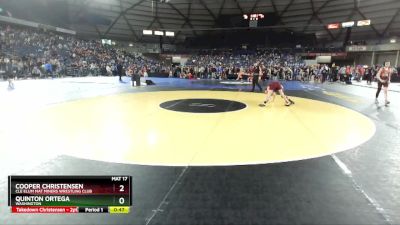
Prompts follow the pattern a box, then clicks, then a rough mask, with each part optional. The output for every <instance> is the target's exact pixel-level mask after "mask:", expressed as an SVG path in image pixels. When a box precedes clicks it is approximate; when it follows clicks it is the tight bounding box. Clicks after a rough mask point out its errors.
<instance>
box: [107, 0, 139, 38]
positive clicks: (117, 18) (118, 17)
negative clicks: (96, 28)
mask: <svg viewBox="0 0 400 225" xmlns="http://www.w3.org/2000/svg"><path fill="white" fill-rule="evenodd" d="M144 1H146V0H140V1H139V2H136V3H135V4H133V5H131V6H130V7H129V8H127V9H125V10H124V11H122V12H121V13H120V14H119V15H118V16H117V17H116V18H115V19H114V21H113V22H112V23H111V24H110V26H108V28H107V30H106V32H105V33H104V35H107V34H108V33H109V32H110V30H111V28H112V27H113V26H114V25H115V23H117V21H118V20H119V19H120V18H121V16H122V15H124V14H125V13H126V12H128V11H129V10H131V9H134V8H135V7H136V6H138V5H140V4H142V3H143V2H144Z"/></svg>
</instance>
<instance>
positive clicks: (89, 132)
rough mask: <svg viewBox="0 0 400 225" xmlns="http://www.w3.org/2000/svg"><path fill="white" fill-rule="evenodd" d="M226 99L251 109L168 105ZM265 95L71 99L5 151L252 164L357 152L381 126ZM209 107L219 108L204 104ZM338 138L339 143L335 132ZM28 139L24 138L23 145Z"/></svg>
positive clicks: (21, 129) (30, 124)
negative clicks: (194, 109)
mask: <svg viewBox="0 0 400 225" xmlns="http://www.w3.org/2000/svg"><path fill="white" fill-rule="evenodd" d="M215 98H219V99H224V100H230V101H237V102H242V103H244V104H246V109H245V110H238V111H235V112H233V113H231V112H222V113H178V112H175V111H171V110H165V109H163V108H161V107H160V104H162V103H165V102H169V101H174V100H176V99H196V101H195V103H196V102H197V103H198V99H215ZM264 98H265V95H264V94H261V93H250V92H237V91H195V90H193V91H157V92H141V93H126V94H116V95H109V96H99V97H95V98H88V99H81V100H77V101H71V102H64V103H60V104H57V105H52V106H49V107H46V108H44V109H42V110H40V111H39V112H35V113H30V114H29V115H27V116H25V117H23V118H21V120H16V121H13V127H16V128H17V129H7V132H1V131H2V128H1V127H0V140H2V141H1V142H0V149H5V150H7V151H14V152H21V151H23V152H24V154H25V155H26V157H37V156H41V155H54V154H55V155H68V156H72V157H77V158H81V159H90V160H99V161H105V162H113V163H128V164H138V165H157V166H228V165H231V166H232V165H252V164H266V163H277V162H288V161H294V160H305V159H311V158H316V157H322V156H327V155H330V154H334V153H337V152H341V151H345V150H349V149H352V148H355V147H357V146H359V145H361V144H363V143H365V142H366V141H368V140H369V139H370V138H371V137H372V136H373V135H374V133H375V124H374V123H373V122H372V121H371V120H370V119H369V118H368V117H366V116H364V115H362V114H361V113H359V112H356V111H354V110H351V109H348V108H345V107H342V106H339V105H336V104H331V103H328V102H324V101H317V100H312V99H307V98H300V97H291V99H293V101H294V102H296V104H295V105H292V106H290V107H286V106H285V102H284V100H283V99H282V98H275V100H274V101H272V102H270V103H269V104H268V105H267V106H266V107H259V106H258V104H259V103H260V102H261V101H263V100H264ZM201 103H202V104H203V103H204V104H212V103H209V102H208V103H206V102H201ZM201 108H202V107H201ZM331 134H334V140H333V139H332V135H331ZM21 137H24V141H21Z"/></svg>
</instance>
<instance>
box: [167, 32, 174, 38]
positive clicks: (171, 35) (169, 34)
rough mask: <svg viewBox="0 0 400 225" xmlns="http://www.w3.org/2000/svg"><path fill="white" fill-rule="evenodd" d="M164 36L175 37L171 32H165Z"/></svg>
mask: <svg viewBox="0 0 400 225" xmlns="http://www.w3.org/2000/svg"><path fill="white" fill-rule="evenodd" d="M165 36H168V37H173V36H175V32H172V31H165Z"/></svg>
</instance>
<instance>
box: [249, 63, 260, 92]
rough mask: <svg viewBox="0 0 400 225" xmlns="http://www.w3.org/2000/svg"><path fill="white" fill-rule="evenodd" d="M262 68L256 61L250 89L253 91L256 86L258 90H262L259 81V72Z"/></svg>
mask: <svg viewBox="0 0 400 225" xmlns="http://www.w3.org/2000/svg"><path fill="white" fill-rule="evenodd" d="M261 73H262V69H261V65H260V63H256V65H255V67H254V70H253V81H252V83H253V88H252V89H251V91H252V92H254V88H255V87H256V85H257V87H258V88H259V89H260V92H261V91H262V88H261V85H260V83H259V80H261V75H262V74H261Z"/></svg>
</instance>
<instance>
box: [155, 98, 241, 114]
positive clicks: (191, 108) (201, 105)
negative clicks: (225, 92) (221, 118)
mask: <svg viewBox="0 0 400 225" xmlns="http://www.w3.org/2000/svg"><path fill="white" fill-rule="evenodd" d="M160 107H161V108H164V109H167V110H172V111H177V112H190V113H220V112H231V111H237V110H241V109H244V108H246V104H243V103H241V102H237V101H231V100H225V99H210V98H190V99H178V100H172V101H166V102H163V103H161V104H160Z"/></svg>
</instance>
